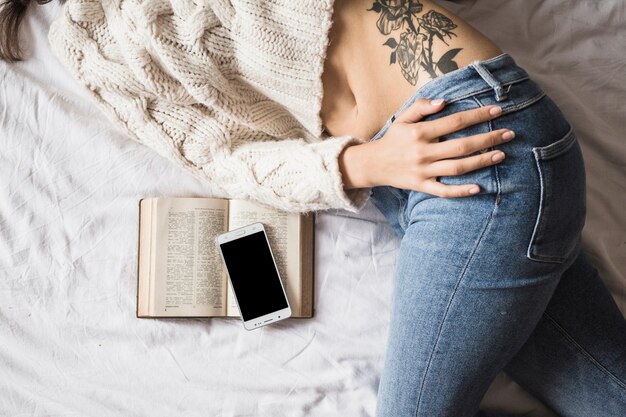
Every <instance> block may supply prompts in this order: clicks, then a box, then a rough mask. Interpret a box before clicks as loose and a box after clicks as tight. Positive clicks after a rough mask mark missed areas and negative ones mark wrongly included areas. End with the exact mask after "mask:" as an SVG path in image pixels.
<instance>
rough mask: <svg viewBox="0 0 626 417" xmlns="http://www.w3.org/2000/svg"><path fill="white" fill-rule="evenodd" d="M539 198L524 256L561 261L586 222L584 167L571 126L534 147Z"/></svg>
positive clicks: (578, 236) (571, 249)
mask: <svg viewBox="0 0 626 417" xmlns="http://www.w3.org/2000/svg"><path fill="white" fill-rule="evenodd" d="M533 155H534V157H535V162H536V165H537V170H538V171H539V180H540V184H541V198H540V202H539V210H538V213H537V221H536V223H535V228H534V230H533V234H532V237H531V240H530V243H529V245H528V253H527V257H528V258H529V259H532V260H535V261H541V262H555V263H563V262H565V261H566V260H567V258H568V257H569V255H570V254H571V252H572V251H573V250H574V249H575V248H576V245H577V243H578V240H579V239H580V233H581V231H582V229H583V226H584V224H585V167H584V163H583V158H582V152H581V150H580V146H579V144H578V140H577V139H576V134H575V133H574V131H573V130H572V129H570V131H569V132H568V133H567V135H565V137H563V138H562V139H560V140H558V141H556V142H554V143H552V144H550V145H548V146H542V147H535V148H533Z"/></svg>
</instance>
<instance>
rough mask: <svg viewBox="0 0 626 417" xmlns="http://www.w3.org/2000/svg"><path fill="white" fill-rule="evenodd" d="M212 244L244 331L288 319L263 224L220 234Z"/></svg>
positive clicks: (287, 305) (286, 308)
mask: <svg viewBox="0 0 626 417" xmlns="http://www.w3.org/2000/svg"><path fill="white" fill-rule="evenodd" d="M216 243H217V246H218V248H219V252H220V254H221V256H222V260H223V261H224V265H225V266H226V272H227V273H228V280H229V281H230V285H231V288H232V290H233V294H235V300H236V301H237V306H238V307H239V311H240V313H241V320H242V321H243V327H244V328H245V329H246V330H254V329H256V328H259V327H261V326H265V325H267V324H271V323H276V322H277V321H280V320H284V319H286V318H288V317H291V307H290V306H289V302H288V300H287V294H286V293H285V288H284V287H283V283H282V281H281V279H280V274H279V273H278V268H277V267H276V261H275V260H274V255H273V253H272V249H271V248H270V243H269V239H268V238H267V233H266V232H265V227H264V226H263V223H260V222H257V223H252V224H249V225H247V226H244V227H240V228H238V229H235V230H231V231H229V232H226V233H222V234H220V235H218V236H217V238H216Z"/></svg>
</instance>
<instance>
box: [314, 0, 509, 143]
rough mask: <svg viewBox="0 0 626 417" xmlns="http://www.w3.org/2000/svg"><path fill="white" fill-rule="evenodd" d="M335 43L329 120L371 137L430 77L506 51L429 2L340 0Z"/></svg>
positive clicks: (332, 128) (326, 110) (326, 79)
mask: <svg viewBox="0 0 626 417" xmlns="http://www.w3.org/2000/svg"><path fill="white" fill-rule="evenodd" d="M329 42H330V43H329V45H328V51H327V57H326V61H325V64H324V73H323V75H322V83H323V86H324V98H323V100H322V109H321V113H320V115H321V118H322V122H323V125H324V127H325V129H326V132H327V133H328V134H329V135H331V136H339V135H352V136H355V137H357V138H361V139H364V140H368V139H370V138H371V137H372V136H374V135H375V134H376V133H377V132H378V131H379V130H380V128H382V127H383V125H384V123H385V122H386V121H387V119H389V117H391V115H393V114H394V113H395V112H396V111H397V110H398V109H399V108H400V106H401V105H402V104H404V103H405V102H406V101H407V100H408V99H409V98H410V97H411V96H412V95H413V94H414V93H415V91H416V90H417V89H418V88H420V87H421V86H422V85H424V84H426V83H427V82H428V81H430V80H432V79H433V78H435V77H437V76H440V75H442V74H444V73H447V72H450V71H452V70H454V69H456V68H462V67H464V66H466V65H468V64H469V63H471V62H472V61H474V60H483V59H488V58H491V57H494V56H497V55H499V54H501V53H502V51H501V50H500V49H499V48H498V47H497V46H496V45H495V44H494V43H493V42H492V41H490V40H489V39H488V38H486V37H485V36H484V35H482V34H481V33H480V32H478V31H477V30H476V29H474V28H472V27H471V26H470V25H469V24H467V23H465V22H463V21H462V20H461V19H460V18H459V17H458V16H456V15H454V14H453V13H451V12H449V11H447V10H446V9H444V8H442V7H440V6H438V5H437V4H436V3H434V2H433V1H429V0H422V1H418V0H375V1H372V0H336V1H335V5H334V11H333V26H332V27H331V29H330V33H329Z"/></svg>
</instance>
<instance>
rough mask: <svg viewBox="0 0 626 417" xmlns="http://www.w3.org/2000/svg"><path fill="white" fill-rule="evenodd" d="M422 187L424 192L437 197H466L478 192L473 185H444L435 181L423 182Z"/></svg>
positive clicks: (478, 189)
mask: <svg viewBox="0 0 626 417" xmlns="http://www.w3.org/2000/svg"><path fill="white" fill-rule="evenodd" d="M422 187H423V190H424V192H426V193H428V194H432V195H436V196H438V197H467V196H470V195H474V194H477V193H478V192H479V191H480V188H479V187H478V186H477V185H475V184H468V185H446V184H442V183H440V182H438V181H435V180H429V181H425V182H424V184H423V186H422ZM473 191H474V192H473Z"/></svg>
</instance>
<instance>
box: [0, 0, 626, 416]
mask: <svg viewBox="0 0 626 417" xmlns="http://www.w3.org/2000/svg"><path fill="white" fill-rule="evenodd" d="M448 6H449V7H451V8H453V10H455V11H457V12H458V13H459V14H460V15H461V16H462V17H464V18H465V19H466V20H468V21H469V22H470V23H473V24H475V26H476V27H478V28H479V29H480V30H482V31H483V32H485V33H486V34H487V35H488V36H490V37H491V38H492V39H494V40H495V41H496V42H497V43H498V44H499V45H500V46H501V47H502V48H503V49H504V50H505V51H507V52H509V53H511V54H512V55H513V57H514V58H515V59H516V60H517V61H518V63H520V64H521V65H522V66H523V67H525V68H526V69H527V70H528V71H529V72H530V73H531V75H532V76H534V78H535V79H536V80H537V81H539V82H540V84H542V85H543V86H544V87H545V89H546V90H547V91H548V93H549V94H551V96H552V97H553V98H554V99H555V101H556V102H557V103H558V104H559V105H560V106H561V108H562V109H563V111H564V113H565V114H566V116H567V117H568V118H569V119H570V120H571V121H572V123H573V125H574V127H575V129H576V130H577V132H578V135H579V140H580V142H581V144H582V147H583V152H584V156H585V160H586V167H587V176H588V217H587V224H586V227H585V230H584V244H585V249H586V250H587V251H588V252H589V253H590V254H591V255H592V260H593V261H594V263H595V264H596V266H597V267H598V268H599V269H600V271H601V272H602V274H603V279H604V280H605V282H606V283H607V285H608V286H609V288H610V289H611V291H612V293H613V295H614V296H615V298H616V300H617V301H618V303H619V305H620V308H621V309H622V311H623V312H626V210H625V207H626V169H625V168H626V167H625V165H626V141H625V140H624V133H625V123H626V94H625V93H626V75H625V74H626V57H625V55H624V51H625V50H626V7H625V5H624V3H623V2H622V1H621V0H611V1H608V0H603V1H591V0H585V1H575V2H573V1H569V0H524V1H522V0H514V1H504V0H481V1H477V2H471V1H470V2H469V3H463V4H460V5H450V4H448ZM58 11H59V6H58V5H56V4H53V5H47V6H44V7H38V8H35V9H33V8H31V9H30V11H29V14H28V16H27V19H26V21H25V24H24V26H23V31H22V35H23V36H22V37H23V39H24V45H25V49H26V51H27V56H28V57H29V58H28V60H26V61H25V62H23V63H19V64H11V65H8V64H6V63H3V62H0V80H1V89H0V145H1V148H2V151H1V152H0V374H1V375H2V378H0V415H2V416H17V415H37V416H49V415H58V416H73V415H81V416H83V415H88V416H105V415H128V416H130V415H137V416H138V415H151V416H173V415H189V416H192V415H194V416H195V415H203V416H257V415H258V416H373V414H374V409H375V403H376V390H377V385H378V378H379V374H380V371H381V369H382V363H383V362H382V360H383V355H384V348H385V340H386V332H387V326H388V314H389V310H390V296H391V290H392V274H393V268H394V263H395V257H396V250H397V248H398V244H399V240H398V238H397V237H396V235H395V234H394V233H393V231H392V230H391V228H390V227H389V226H388V224H387V223H386V221H385V219H384V217H383V216H382V215H381V214H380V212H378V211H377V209H376V208H375V207H374V206H373V205H372V204H371V202H370V203H368V205H367V206H366V208H365V209H364V210H363V211H362V212H361V213H359V214H358V215H355V214H352V213H348V212H344V211H327V212H319V213H318V215H317V220H316V259H315V261H316V262H315V268H316V274H315V309H316V315H315V318H314V319H311V320H298V319H292V320H287V321H283V322H280V323H278V324H276V325H273V326H267V327H264V328H262V329H259V330H256V331H252V332H248V331H245V330H244V329H243V327H242V325H241V323H240V322H239V321H236V320H232V319H210V320H203V319H182V320H181V319H168V320H150V319H137V318H135V296H136V258H137V213H138V206H137V203H138V200H139V198H142V197H145V196H202V195H207V193H208V192H209V187H208V186H207V185H206V184H203V183H201V182H199V181H198V180H197V179H195V178H194V177H192V176H191V175H190V174H188V173H186V172H183V171H181V169H179V168H177V167H175V166H174V165H173V164H171V163H170V162H169V161H167V160H165V159H164V158H162V157H160V156H158V155H157V154H156V153H154V152H153V151H151V150H150V149H148V148H145V147H143V146H141V145H139V144H137V143H135V142H133V141H131V140H129V139H127V138H126V137H124V135H123V134H122V133H120V132H119V131H117V130H115V128H114V127H113V125H112V124H111V123H109V122H108V121H107V119H106V118H105V117H104V115H103V114H102V113H100V111H99V110H98V109H97V108H96V107H95V106H94V105H93V104H92V103H91V101H90V99H89V98H88V96H87V95H86V94H85V93H84V92H83V91H82V90H81V89H80V87H79V86H78V85H77V84H75V83H74V81H73V79H71V78H70V77H69V75H68V74H67V73H66V72H65V70H64V69H63V68H62V67H61V66H60V64H58V63H57V62H56V60H55V59H54V58H53V57H52V56H51V55H50V51H49V48H48V43H47V39H46V33H47V27H48V25H49V22H50V21H51V20H52V19H53V17H54V16H55V15H56V14H57V13H58ZM489 397H490V401H491V402H493V403H497V402H500V403H504V404H507V406H508V408H509V409H510V410H513V409H515V408H516V406H515V404H519V406H520V407H522V408H523V407H526V408H527V409H532V408H533V407H534V405H533V401H532V400H531V399H530V398H529V397H526V396H525V395H524V393H523V392H522V391H520V390H519V388H518V387H517V386H516V385H515V384H514V383H512V382H511V381H510V380H507V379H506V378H504V377H503V376H502V375H501V377H499V380H498V383H496V384H495V385H494V387H493V389H492V390H490V393H489ZM517 409H520V408H517Z"/></svg>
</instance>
